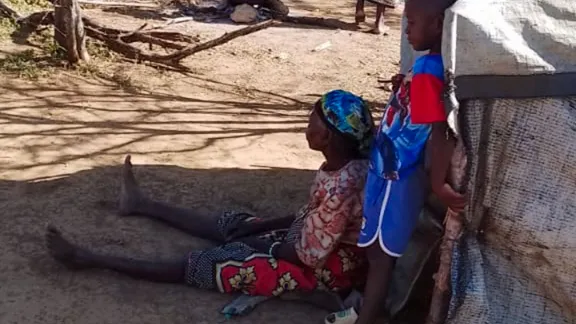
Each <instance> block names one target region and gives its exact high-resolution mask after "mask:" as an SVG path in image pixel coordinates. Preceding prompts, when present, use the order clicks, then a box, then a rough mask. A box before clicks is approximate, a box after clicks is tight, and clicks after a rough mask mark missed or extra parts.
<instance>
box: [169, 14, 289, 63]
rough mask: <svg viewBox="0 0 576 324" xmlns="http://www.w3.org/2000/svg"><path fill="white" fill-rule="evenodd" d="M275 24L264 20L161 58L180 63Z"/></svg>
mask: <svg viewBox="0 0 576 324" xmlns="http://www.w3.org/2000/svg"><path fill="white" fill-rule="evenodd" d="M277 24H278V22H276V21H274V20H266V21H263V22H260V23H257V24H254V25H250V26H247V27H244V28H240V29H237V30H235V31H233V32H230V33H226V34H224V35H222V36H220V37H218V38H215V39H212V40H209V41H207V42H204V43H201V44H198V45H196V46H188V47H187V48H185V49H183V50H181V51H178V52H175V53H172V54H168V55H165V56H164V57H163V60H169V61H173V62H175V63H177V62H180V61H181V60H182V59H184V58H186V57H188V56H190V55H192V54H195V53H198V52H200V51H204V50H207V49H209V48H212V47H216V46H219V45H222V44H224V43H227V42H229V41H231V40H233V39H234V38H238V37H240V36H245V35H248V34H252V33H255V32H257V31H260V30H262V29H266V28H268V27H271V26H273V25H277Z"/></svg>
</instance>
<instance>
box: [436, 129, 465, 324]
mask: <svg viewBox="0 0 576 324" xmlns="http://www.w3.org/2000/svg"><path fill="white" fill-rule="evenodd" d="M465 168H466V150H465V147H464V143H463V142H462V140H461V139H460V138H459V139H458V142H457V144H456V149H455V150H454V154H453V156H452V163H451V167H450V182H451V183H450V184H451V185H452V186H453V187H454V188H455V189H456V190H459V189H461V187H462V186H463V182H464V176H465V172H466V170H465ZM463 230H464V217H463V215H462V214H459V213H456V212H453V211H452V210H450V209H448V211H447V212H446V219H445V225H444V237H443V238H442V243H441V244H440V265H439V266H438V272H436V274H435V275H434V281H435V284H434V291H433V293H432V301H431V302H430V311H429V313H428V317H427V318H426V324H443V323H444V321H445V320H446V316H447V315H448V307H449V305H450V297H451V294H450V293H451V282H450V278H451V276H450V275H451V272H452V254H453V253H454V245H455V243H456V242H457V241H458V240H459V239H460V237H461V236H462V233H463Z"/></svg>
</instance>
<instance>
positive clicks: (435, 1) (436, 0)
mask: <svg viewBox="0 0 576 324" xmlns="http://www.w3.org/2000/svg"><path fill="white" fill-rule="evenodd" d="M457 1H458V0H408V1H407V4H408V3H410V4H411V5H417V6H420V7H422V8H423V9H425V10H427V11H429V12H430V13H431V14H433V15H440V14H443V13H444V11H446V9H448V8H450V7H452V5H453V4H455V3H456V2H457Z"/></svg>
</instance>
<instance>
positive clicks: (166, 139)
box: [0, 0, 399, 324]
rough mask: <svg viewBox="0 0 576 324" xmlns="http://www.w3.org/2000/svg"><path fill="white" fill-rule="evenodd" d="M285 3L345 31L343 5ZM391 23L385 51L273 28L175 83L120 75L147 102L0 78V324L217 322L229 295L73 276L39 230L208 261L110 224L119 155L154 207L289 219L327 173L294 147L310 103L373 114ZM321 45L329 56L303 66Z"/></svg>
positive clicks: (347, 11) (175, 234) (182, 243)
mask: <svg viewBox="0 0 576 324" xmlns="http://www.w3.org/2000/svg"><path fill="white" fill-rule="evenodd" d="M289 4H290V5H291V7H292V8H293V9H295V10H298V11H299V12H303V13H307V14H310V15H316V16H325V17H326V16H329V17H335V18H339V19H341V20H343V21H346V22H352V21H353V7H354V3H353V2H350V1H339V2H338V1H336V2H335V1H328V0H298V1H296V0H295V1H292V2H290V3H289ZM88 15H90V16H93V17H95V18H97V19H99V20H100V21H103V22H106V23H109V24H115V25H118V24H122V25H124V27H137V26H139V25H141V24H142V19H149V20H153V19H155V17H154V16H153V15H150V16H149V17H147V16H146V15H139V16H140V17H138V18H135V17H132V16H128V15H125V14H124V15H122V14H119V13H109V12H106V13H105V12H101V11H97V10H92V11H88ZM388 16H389V26H390V27H391V30H390V32H389V36H375V35H370V34H366V33H362V32H356V31H348V30H322V29H317V28H307V27H304V26H292V27H285V26H284V27H278V28H273V29H267V30H264V31H261V32H258V33H255V34H252V35H249V36H246V37H243V38H239V39H236V40H234V41H232V42H230V43H228V44H225V45H223V46H221V47H218V48H215V49H212V50H209V51H205V52H201V53H198V54H197V55H195V56H194V57H192V58H190V59H188V60H187V61H186V65H187V66H188V67H190V68H191V69H192V71H193V73H188V74H185V75H184V74H176V73H167V72H164V73H160V72H157V71H155V70H150V69H143V68H141V67H137V66H131V65H126V66H125V68H126V69H127V71H128V72H126V73H128V74H129V75H131V76H132V77H133V78H134V79H137V80H138V81H141V82H143V83H147V84H148V86H147V87H145V88H144V90H142V91H131V92H127V91H124V90H121V89H119V88H118V87H117V86H115V85H114V84H111V83H109V82H106V81H102V80H96V79H86V78H81V77H78V76H75V74H73V73H66V72H61V73H57V74H55V75H53V76H52V77H50V78H46V79H41V80H39V81H34V82H31V81H26V80H21V79H17V78H15V77H13V76H7V75H4V76H2V78H1V81H0V87H1V90H0V124H2V126H1V128H0V147H1V150H2V152H1V153H0V179H1V180H0V213H1V216H2V225H1V226H0V246H2V248H1V249H0V323H2V324H9V323H19V324H28V323H30V324H35V323H42V324H55V323H81V324H92V323H94V324H104V323H110V324H117V323H123V324H141V323H174V324H176V323H187V324H189V323H218V322H221V321H222V319H223V318H222V316H221V315H220V314H219V310H220V308H221V307H222V306H223V305H224V304H225V303H226V302H228V301H230V300H231V297H230V296H224V295H220V294H217V293H213V292H206V291H198V290H195V289H192V288H189V287H185V286H179V285H165V284H155V283H148V282H143V281H137V280H132V279H129V278H126V277H124V276H121V275H117V274H114V273H108V272H101V271H87V272H79V273H75V272H70V271H67V270H66V269H65V268H63V267H62V266H60V265H59V264H57V263H55V262H54V261H53V260H52V259H50V258H49V256H48V255H47V253H46V250H45V248H44V238H43V235H44V231H45V226H46V224H49V223H51V224H54V225H56V226H58V227H60V228H62V230H63V231H64V232H65V233H66V234H67V235H68V237H69V238H72V239H73V240H75V241H76V242H79V243H82V244H84V245H86V246H88V247H91V248H93V249H96V250H98V251H106V252H113V253H117V254H119V255H127V256H141V257H147V258H171V257H178V256H181V255H183V254H184V253H186V252H187V251H189V250H191V249H197V248H201V247H205V246H207V244H208V243H206V242H202V241H200V240H198V239H194V238H191V237H188V236H187V235H185V234H183V233H181V232H179V231H176V230H173V229H170V228H168V227H166V226H164V225H163V224H158V223H156V222H153V221H151V220H147V219H142V218H121V217H118V216H117V215H116V213H115V211H114V204H115V201H116V197H117V193H118V189H119V188H118V187H119V182H118V178H119V170H120V169H119V168H118V166H119V164H120V163H121V161H122V158H123V156H124V155H125V154H127V153H131V154H133V162H134V163H135V164H136V165H137V166H136V173H137V176H138V177H139V179H140V180H141V183H142V184H143V186H144V188H145V190H146V192H147V193H149V194H150V195H152V196H154V197H157V198H158V199H163V200H166V201H169V202H173V203H178V204H184V205H188V206H197V207H199V208H200V207H201V206H204V207H206V208H208V209H210V210H212V211H214V212H215V213H216V212H219V211H222V210H223V209H225V208H242V209H244V210H247V211H251V212H257V213H259V214H261V215H263V216H265V217H274V216H279V215H285V214H286V213H287V212H289V211H294V210H296V208H297V207H298V206H299V205H300V204H302V203H303V202H304V200H305V199H306V194H307V187H308V185H309V182H310V181H311V179H312V176H313V172H314V171H313V170H314V169H315V168H317V167H318V166H319V164H320V163H321V156H320V155H318V154H317V153H314V152H311V151H309V150H308V148H307V145H306V142H305V139H304V137H303V134H302V130H303V128H304V127H305V125H306V119H307V112H308V109H309V107H310V104H311V103H312V102H313V101H314V100H316V98H317V97H318V95H319V94H321V93H323V92H325V91H327V90H330V89H334V88H343V89H348V90H351V91H354V92H356V93H358V94H361V95H362V96H364V97H365V98H366V99H368V100H369V101H371V102H372V103H379V102H383V101H385V100H386V98H387V96H388V93H387V92H385V91H383V90H381V89H378V84H377V76H378V75H385V76H390V75H392V74H393V73H395V71H396V69H397V62H398V48H399V46H398V45H399V26H398V22H399V11H396V12H391V13H389V14H388ZM372 17H373V16H370V15H369V19H370V18H372ZM372 19H373V18H372ZM152 22H154V21H152ZM172 28H178V29H180V30H182V31H188V32H190V33H195V34H199V35H201V36H202V37H203V38H209V37H214V36H217V35H219V34H222V33H223V32H225V31H229V30H233V29H235V28H238V26H234V25H231V24H215V23H212V24H204V23H199V22H190V23H186V24H179V25H177V26H174V27H172ZM326 41H330V42H331V44H332V46H331V47H330V48H329V49H327V50H324V51H320V52H313V51H312V50H313V49H314V48H315V47H316V46H318V45H319V44H322V43H324V42H326ZM323 315H324V312H323V311H322V310H318V309H315V308H313V307H311V306H307V305H297V304H289V303H281V302H275V301H273V302H269V303H266V304H264V305H261V306H260V307H258V308H257V309H256V310H255V311H254V312H253V313H252V314H250V315H249V316H247V317H245V318H238V319H234V321H235V322H237V323H286V324H287V323H319V322H321V319H322V317H323Z"/></svg>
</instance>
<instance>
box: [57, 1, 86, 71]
mask: <svg viewBox="0 0 576 324" xmlns="http://www.w3.org/2000/svg"><path fill="white" fill-rule="evenodd" d="M54 39H55V40H56V43H58V45H59V46H60V48H62V49H63V50H65V51H66V54H67V56H68V62H70V64H76V63H78V62H79V61H80V60H82V61H89V60H90V56H89V55H88V51H87V50H86V32H85V31H84V23H83V22H82V12H81V10H80V5H79V4H78V1H77V0H56V1H55V2H54Z"/></svg>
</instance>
